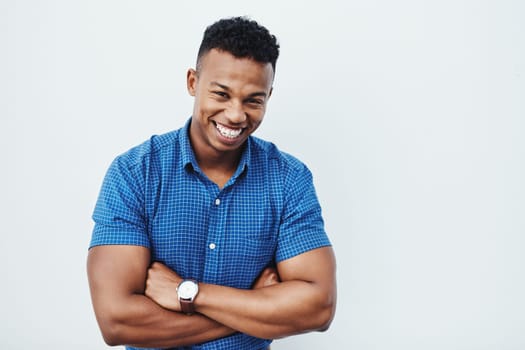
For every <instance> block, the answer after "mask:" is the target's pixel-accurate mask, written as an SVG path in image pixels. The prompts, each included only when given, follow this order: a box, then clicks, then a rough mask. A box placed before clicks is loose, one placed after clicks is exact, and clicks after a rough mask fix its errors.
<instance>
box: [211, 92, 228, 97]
mask: <svg viewBox="0 0 525 350" xmlns="http://www.w3.org/2000/svg"><path fill="white" fill-rule="evenodd" d="M212 93H213V94H214V95H216V96H219V97H221V98H228V94H227V93H225V92H224V91H212Z"/></svg>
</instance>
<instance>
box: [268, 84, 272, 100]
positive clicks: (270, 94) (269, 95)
mask: <svg viewBox="0 0 525 350" xmlns="http://www.w3.org/2000/svg"><path fill="white" fill-rule="evenodd" d="M272 92H273V86H272V87H271V88H270V92H269V93H268V98H270V97H272Z"/></svg>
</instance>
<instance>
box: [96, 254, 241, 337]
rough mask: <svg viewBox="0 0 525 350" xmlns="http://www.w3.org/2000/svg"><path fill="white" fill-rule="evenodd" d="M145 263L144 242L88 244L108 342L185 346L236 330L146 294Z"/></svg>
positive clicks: (98, 314) (98, 307)
mask: <svg viewBox="0 0 525 350" xmlns="http://www.w3.org/2000/svg"><path fill="white" fill-rule="evenodd" d="M149 265H150V252H149V250H148V249H147V248H145V247H140V246H127V245H107V246H97V247H93V248H91V249H90V250H89V254H88V262H87V270H88V278H89V285H90V290H91V298H92V302H93V306H94V309H95V314H96V317H97V321H98V324H99V326H100V329H101V331H102V335H103V337H104V340H105V341H106V343H107V344H108V345H133V346H137V347H174V346H184V345H190V344H196V343H201V342H205V341H209V340H213V339H217V338H221V337H224V336H227V335H229V334H232V333H233V332H234V331H233V330H232V329H230V328H228V327H225V326H223V325H221V324H219V323H217V322H216V321H213V320H211V319H209V318H208V317H205V316H203V315H194V316H186V315H184V314H181V313H178V312H173V311H169V310H166V309H164V308H162V307H160V306H159V305H158V304H156V303H155V302H153V301H152V300H151V299H149V298H148V297H146V296H145V295H144V288H145V281H146V273H147V270H148V267H149ZM173 293H174V295H176V293H175V291H173Z"/></svg>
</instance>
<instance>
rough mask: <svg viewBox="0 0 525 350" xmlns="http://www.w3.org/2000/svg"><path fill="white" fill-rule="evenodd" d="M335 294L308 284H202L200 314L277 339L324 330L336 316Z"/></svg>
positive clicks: (197, 304) (197, 300)
mask: <svg viewBox="0 0 525 350" xmlns="http://www.w3.org/2000/svg"><path fill="white" fill-rule="evenodd" d="M334 308H335V295H330V294H329V293H326V290H325V289H323V288H322V287H321V286H319V285H317V284H315V283H313V282H306V281H299V280H294V281H286V282H282V283H280V284H276V285H273V286H270V287H266V288H261V289H256V290H240V289H234V288H229V287H224V286H218V285H209V284H202V286H201V292H200V293H199V296H198V298H197V299H196V309H197V312H199V313H201V314H203V315H206V316H207V317H209V318H212V319H214V320H216V321H217V322H219V323H221V324H224V325H227V326H229V327H231V328H233V329H236V330H238V331H240V332H243V333H246V334H250V335H253V336H256V337H259V338H265V339H276V338H281V337H285V336H289V335H293V334H298V333H304V332H307V331H313V330H324V329H326V328H327V327H328V325H329V324H330V322H331V319H332V317H333V313H334Z"/></svg>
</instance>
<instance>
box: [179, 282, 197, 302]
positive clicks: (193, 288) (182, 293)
mask: <svg viewBox="0 0 525 350" xmlns="http://www.w3.org/2000/svg"><path fill="white" fill-rule="evenodd" d="M198 291H199V286H198V285H197V283H195V282H193V281H183V282H182V283H181V284H180V285H179V288H178V289H177V293H178V294H179V298H183V299H192V298H194V297H195V295H196V294H197V292H198Z"/></svg>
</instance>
